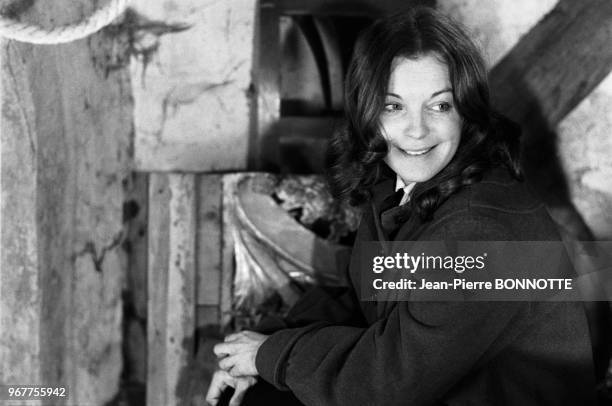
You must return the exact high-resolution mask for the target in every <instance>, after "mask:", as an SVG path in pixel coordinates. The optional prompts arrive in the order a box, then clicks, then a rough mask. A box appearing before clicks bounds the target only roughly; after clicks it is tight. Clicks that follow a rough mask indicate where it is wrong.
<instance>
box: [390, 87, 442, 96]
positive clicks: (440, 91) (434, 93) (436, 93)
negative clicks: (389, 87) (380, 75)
mask: <svg viewBox="0 0 612 406" xmlns="http://www.w3.org/2000/svg"><path fill="white" fill-rule="evenodd" d="M452 91H453V89H451V88H450V87H447V88H444V89H442V90H438V91H437V92H433V93H432V94H431V96H429V98H433V97H436V96H437V95H439V94H442V93H446V92H452ZM387 96H392V97H396V98H398V99H401V97H400V95H398V94H396V93H390V92H389V93H387Z"/></svg>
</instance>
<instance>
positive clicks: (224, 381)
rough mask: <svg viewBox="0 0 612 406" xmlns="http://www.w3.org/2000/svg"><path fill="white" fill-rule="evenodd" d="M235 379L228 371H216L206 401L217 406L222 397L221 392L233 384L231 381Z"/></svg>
mask: <svg viewBox="0 0 612 406" xmlns="http://www.w3.org/2000/svg"><path fill="white" fill-rule="evenodd" d="M233 379H234V378H233V377H231V376H230V375H229V374H228V373H227V372H226V371H217V372H215V373H214V374H213V377H212V380H211V381H210V386H209V387H208V392H207V393H206V402H208V404H209V405H211V406H216V405H217V403H218V402H219V399H220V398H221V394H222V393H223V391H224V390H225V388H227V387H228V386H231V385H230V383H231V382H230V381H233Z"/></svg>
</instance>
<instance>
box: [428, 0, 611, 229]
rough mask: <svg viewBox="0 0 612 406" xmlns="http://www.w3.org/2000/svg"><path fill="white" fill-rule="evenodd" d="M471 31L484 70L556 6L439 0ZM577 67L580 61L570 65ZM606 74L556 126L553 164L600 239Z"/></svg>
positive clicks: (606, 159) (605, 175)
mask: <svg viewBox="0 0 612 406" xmlns="http://www.w3.org/2000/svg"><path fill="white" fill-rule="evenodd" d="M438 3H439V7H440V8H441V9H442V10H443V11H444V12H446V13H448V14H449V15H451V16H452V17H454V18H455V19H457V20H459V21H461V22H462V23H463V24H464V25H465V26H466V27H467V28H468V29H469V30H471V31H472V33H473V34H474V36H475V37H476V38H477V40H478V42H479V43H480V45H481V46H482V48H483V50H484V51H485V54H486V55H487V61H488V63H489V65H490V66H492V65H494V64H495V63H496V62H498V61H499V60H500V59H501V58H502V57H503V56H504V54H505V53H506V52H508V50H510V49H511V48H512V46H514V44H516V42H517V41H518V40H519V39H520V37H521V36H522V35H523V34H525V33H526V32H527V31H528V30H529V29H530V28H531V27H532V26H533V25H534V24H536V23H537V22H538V20H539V19H541V18H542V17H543V16H544V15H545V14H546V13H547V12H548V11H550V10H551V9H552V8H553V7H554V6H555V5H556V3H557V1H556V0H543V1H532V0H516V1H508V0H488V1H487V2H486V6H484V7H483V2H482V1H480V0H446V1H439V2H438ZM576 63H580V61H576ZM611 106H612V75H609V76H608V78H607V79H606V80H604V81H603V82H602V83H600V85H599V86H598V87H597V88H596V89H595V90H594V91H593V92H592V93H591V94H590V95H589V96H588V97H587V98H586V99H584V100H583V101H582V103H581V104H580V105H578V107H577V108H575V109H574V111H572V112H571V113H570V114H569V115H568V116H566V117H565V118H564V119H563V120H562V121H561V123H559V125H558V127H557V138H558V143H557V147H558V148H557V149H558V155H559V160H560V162H561V164H562V166H563V169H564V171H565V175H566V178H567V181H568V186H569V191H570V196H571V199H572V202H573V203H574V205H575V206H576V208H577V209H578V211H579V212H580V214H581V215H582V216H583V218H584V220H585V222H586V223H587V225H588V226H589V228H590V229H591V230H592V231H593V232H594V234H595V236H596V237H597V238H600V239H610V238H612V180H611V179H612V137H610V132H611V130H612V107H611Z"/></svg>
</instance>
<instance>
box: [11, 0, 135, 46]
mask: <svg viewBox="0 0 612 406" xmlns="http://www.w3.org/2000/svg"><path fill="white" fill-rule="evenodd" d="M129 2H130V0H110V2H109V3H108V4H107V5H106V6H105V7H102V8H100V9H98V10H96V11H95V12H94V13H93V14H92V15H90V16H89V17H87V18H86V19H84V20H83V21H81V22H78V23H74V24H68V25H61V26H59V27H54V28H51V29H45V28H43V27H41V26H39V25H33V24H27V23H21V22H19V21H15V20H11V19H9V18H7V17H6V16H0V36H1V37H5V38H9V39H14V40H17V41H21V42H29V43H31V44H61V43H65V42H71V41H75V40H77V39H81V38H85V37H87V36H89V35H91V34H93V33H94V32H97V31H99V30H100V29H102V28H103V27H105V26H107V25H108V24H110V23H111V22H112V21H113V20H114V19H115V18H117V17H118V16H119V15H120V14H121V13H123V11H124V10H125V9H126V7H127V5H128V3H129Z"/></svg>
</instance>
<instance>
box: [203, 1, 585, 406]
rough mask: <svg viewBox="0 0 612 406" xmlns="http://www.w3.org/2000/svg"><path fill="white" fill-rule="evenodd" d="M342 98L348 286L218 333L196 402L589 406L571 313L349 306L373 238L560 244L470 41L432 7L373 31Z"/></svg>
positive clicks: (335, 169) (338, 144)
mask: <svg viewBox="0 0 612 406" xmlns="http://www.w3.org/2000/svg"><path fill="white" fill-rule="evenodd" d="M345 92H346V95H345V102H346V106H345V111H346V125H345V127H344V128H343V129H342V130H341V131H339V132H338V133H337V134H336V136H335V139H334V141H333V144H332V146H331V150H330V151H331V156H332V158H333V159H332V163H333V165H332V168H331V169H332V175H333V176H332V179H331V181H330V182H331V185H332V186H333V188H334V190H335V191H336V193H337V195H338V196H339V197H341V198H347V199H348V200H349V201H351V202H352V203H353V204H355V205H358V206H359V207H361V208H362V209H363V219H362V221H361V224H360V227H359V230H358V233H357V237H356V242H355V246H354V248H353V255H352V258H351V262H350V265H349V269H348V280H349V281H350V284H349V287H348V288H347V289H345V290H333V291H330V290H323V289H320V288H319V289H315V290H313V291H310V292H308V293H307V294H306V295H305V296H304V297H303V298H302V299H301V301H299V302H298V303H297V304H296V305H295V306H294V307H293V308H292V310H291V311H290V312H289V314H288V315H287V317H286V319H285V320H283V321H282V322H280V321H276V322H275V323H273V324H270V323H269V322H268V323H263V324H262V325H261V326H260V328H259V332H258V333H255V332H248V331H247V332H242V333H239V334H234V335H230V336H228V337H226V339H225V342H224V343H222V344H219V345H217V346H216V347H215V354H216V355H217V357H218V358H219V368H220V369H219V371H218V372H217V373H216V374H215V377H214V379H213V382H212V384H211V387H210V389H209V396H208V401H209V402H210V403H211V404H213V405H217V404H218V400H219V398H220V396H221V393H222V391H223V389H225V388H226V387H227V386H232V387H234V388H235V389H236V392H235V394H234V397H233V399H232V401H231V402H230V404H231V405H236V404H239V403H240V402H241V401H242V400H243V397H244V404H246V405H255V404H261V405H267V404H283V405H290V404H305V405H385V406H386V405H413V406H414V405H438V404H452V405H466V404H475V405H490V404H495V405H497V404H503V405H589V404H593V403H594V401H595V395H594V394H595V390H594V389H595V384H594V371H593V363H592V354H591V346H590V340H589V333H588V327H587V321H586V316H585V314H584V309H583V308H582V305H581V304H580V303H574V302H555V303H537V302H527V301H522V302H521V301H518V300H517V301H512V302H470V301H467V300H463V301H455V302H440V301H437V302H426V301H418V300H407V301H391V300H384V299H383V298H382V297H376V299H379V300H369V301H366V300H363V299H364V298H361V299H362V300H359V299H360V298H359V294H360V292H362V282H363V281H364V280H365V281H367V280H368V279H367V278H365V279H363V275H362V272H368V270H367V267H364V266H362V265H363V264H362V260H363V258H362V256H361V254H362V253H363V252H364V251H365V250H366V248H367V247H371V246H370V245H368V244H372V241H374V242H375V243H376V244H379V246H378V245H377V246H376V247H377V249H379V250H381V251H385V250H386V249H387V248H388V246H389V244H387V243H388V241H389V240H392V241H394V242H401V241H410V242H429V241H444V242H446V243H450V244H451V245H452V244H456V243H457V242H458V241H510V240H524V241H536V240H543V241H558V240H560V236H559V233H558V231H557V229H556V226H555V225H554V223H553V221H552V219H551V218H550V217H549V216H548V213H547V211H546V208H545V207H544V206H543V204H541V202H539V201H538V200H537V199H536V198H535V197H534V196H533V195H532V194H531V193H530V192H529V190H528V188H527V187H526V186H525V184H524V183H523V182H522V180H521V171H520V167H519V163H518V162H519V159H518V154H517V152H518V150H519V133H520V131H519V129H518V127H517V126H516V125H514V124H513V123H511V122H509V121H508V120H506V119H504V118H503V117H502V116H501V115H499V114H497V113H495V112H494V111H493V110H492V109H491V107H490V103H489V92H488V84H487V79H486V73H485V67H484V63H483V62H482V58H481V56H480V54H479V52H478V50H477V48H476V47H475V46H474V44H473V43H472V41H471V40H470V39H469V37H468V36H467V35H466V34H465V33H464V32H463V31H462V29H461V28H460V27H458V26H457V25H456V24H455V23H454V22H453V21H451V20H449V19H448V18H446V17H444V16H442V15H440V14H438V13H437V12H435V11H433V10H431V9H420V8H419V9H415V10H413V11H412V12H410V13H408V14H401V15H397V16H394V17H391V18H389V19H384V20H380V21H377V22H375V23H374V24H373V25H372V26H371V27H370V28H369V29H367V30H366V31H365V32H364V33H363V34H362V35H361V37H360V38H359V40H358V42H357V44H356V48H355V52H354V55H353V59H352V62H351V65H350V68H349V71H348V75H347V79H346V89H345ZM402 189H403V193H402ZM395 191H399V192H400V193H399V195H398V193H394V192H395ZM402 194H403V196H401V195H402ZM420 253H421V252H420V251H419V254H420ZM533 260H534V261H546V258H533ZM505 265H507V269H505V270H504V271H505V272H506V274H507V275H513V272H514V271H518V270H517V269H513V268H512V267H513V266H515V265H513V264H505ZM369 272H370V273H371V272H372V269H371V268H370V270H369ZM558 272H559V275H557V277H570V276H571V275H568V274H567V272H571V270H566V269H559V271H558ZM402 276H406V275H402ZM432 286H433V285H432ZM449 286H450V285H449ZM442 288H443V287H441V289H442ZM427 289H428V291H429V290H431V289H429V288H427ZM417 296H418V295H417ZM410 299H412V297H410ZM445 300H446V299H445ZM270 326H273V327H270ZM254 378H256V379H259V383H258V384H256V379H254ZM266 385H267V386H266ZM251 386H253V387H254V388H253V389H248V388H250V387H251ZM262 388H263V389H262ZM265 388H268V389H270V391H268V392H266V389H265ZM283 391H284V392H283ZM281 392H282V393H284V395H282V394H280V393H281ZM279 396H282V400H279V399H281V398H279ZM274 402H276V403H274Z"/></svg>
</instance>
